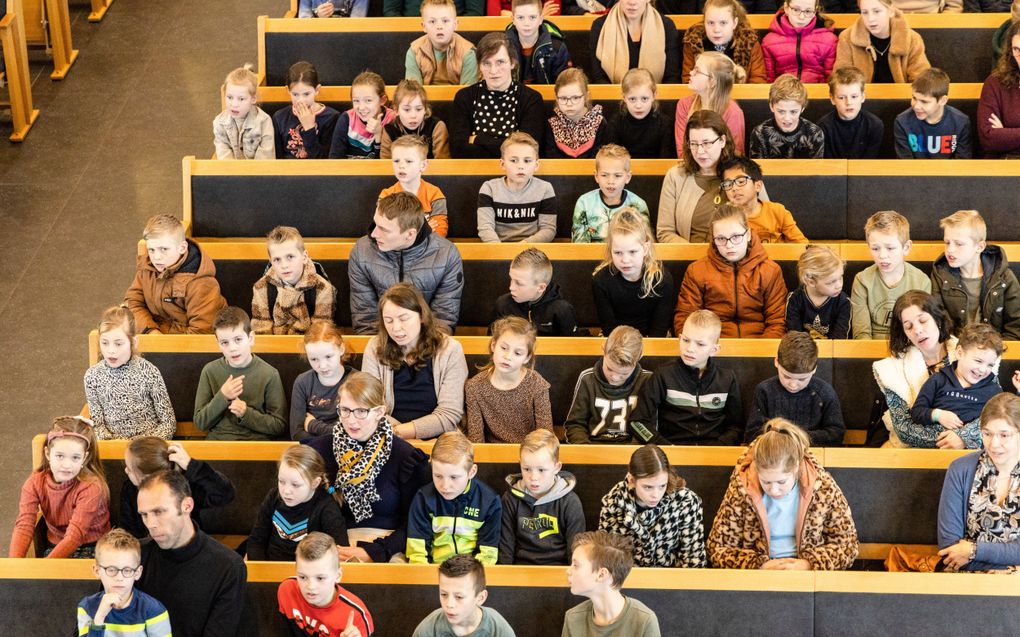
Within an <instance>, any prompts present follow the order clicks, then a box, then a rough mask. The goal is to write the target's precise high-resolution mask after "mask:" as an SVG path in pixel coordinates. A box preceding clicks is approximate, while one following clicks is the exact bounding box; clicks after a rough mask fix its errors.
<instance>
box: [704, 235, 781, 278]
mask: <svg viewBox="0 0 1020 637" xmlns="http://www.w3.org/2000/svg"><path fill="white" fill-rule="evenodd" d="M747 234H748V238H747V254H745V255H744V258H743V259H741V260H740V261H738V262H736V263H731V262H729V261H727V260H726V258H725V257H724V256H723V255H722V254H720V253H719V249H718V248H717V247H716V246H715V243H714V242H713V243H710V244H709V248H708V260H709V262H710V263H711V264H712V266H713V267H715V269H717V270H719V271H720V272H731V271H732V270H733V268H734V266H736V268H737V269H738V270H750V269H753V268H755V267H757V266H759V265H761V264H762V263H764V262H765V260H766V259H768V258H769V255H768V253H767V252H765V248H764V247H762V244H761V241H759V240H758V235H757V233H755V232H754V231H753V230H751V229H750V226H748V233H747Z"/></svg>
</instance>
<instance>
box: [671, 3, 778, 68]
mask: <svg viewBox="0 0 1020 637" xmlns="http://www.w3.org/2000/svg"><path fill="white" fill-rule="evenodd" d="M683 46H684V64H683V81H684V82H687V81H690V79H691V71H693V70H694V64H695V62H696V61H697V59H698V56H699V55H701V54H702V53H704V52H705V51H718V52H719V53H722V54H724V55H726V57H728V58H730V59H731V60H733V61H734V62H735V63H736V64H737V66H741V67H743V68H744V70H745V71H747V81H748V82H750V83H751V84H764V83H765V58H764V56H763V55H762V51H761V44H760V43H759V42H758V35H757V34H756V33H755V32H754V29H752V28H751V25H750V24H749V23H748V21H747V11H746V10H745V9H744V5H743V4H741V3H740V2H739V1H738V0H705V9H704V20H702V21H701V22H699V23H697V24H695V25H693V26H691V28H690V29H687V33H686V34H684V45H683Z"/></svg>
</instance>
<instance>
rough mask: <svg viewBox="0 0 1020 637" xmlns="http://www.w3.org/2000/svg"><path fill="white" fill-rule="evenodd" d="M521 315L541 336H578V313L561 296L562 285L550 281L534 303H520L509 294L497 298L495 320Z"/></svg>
mask: <svg viewBox="0 0 1020 637" xmlns="http://www.w3.org/2000/svg"><path fill="white" fill-rule="evenodd" d="M504 316H519V317H521V318H522V319H524V320H526V321H529V322H530V323H532V324H533V325H534V326H535V329H536V330H538V335H539V336H578V335H579V334H578V326H577V313H576V312H575V311H574V306H573V305H571V304H570V301H567V300H566V299H564V298H561V297H560V286H559V285H558V284H556V283H550V284H549V287H547V288H546V289H545V292H544V293H543V294H542V296H541V298H539V299H538V300H537V301H534V302H533V303H518V302H517V301H515V300H514V298H513V297H512V296H510V295H509V294H504V295H503V296H501V297H499V298H498V299H496V312H495V316H494V317H493V320H494V321H495V320H496V319H501V318H503V317H504Z"/></svg>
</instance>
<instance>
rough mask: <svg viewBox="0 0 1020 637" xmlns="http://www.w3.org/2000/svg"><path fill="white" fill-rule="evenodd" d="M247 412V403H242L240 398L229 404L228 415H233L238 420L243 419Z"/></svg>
mask: <svg viewBox="0 0 1020 637" xmlns="http://www.w3.org/2000/svg"><path fill="white" fill-rule="evenodd" d="M246 411H248V403H246V402H244V401H243V400H241V399H240V398H235V399H234V400H233V401H231V403H230V413H232V414H234V415H235V416H237V417H238V418H244V413H245V412H246Z"/></svg>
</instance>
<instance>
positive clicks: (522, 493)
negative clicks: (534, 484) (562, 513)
mask: <svg viewBox="0 0 1020 637" xmlns="http://www.w3.org/2000/svg"><path fill="white" fill-rule="evenodd" d="M506 483H507V485H508V486H509V487H510V491H509V493H510V494H511V495H512V496H514V497H515V498H519V499H521V500H522V501H524V502H525V503H527V504H529V505H531V506H537V505H539V504H548V503H550V502H555V501H556V500H559V499H560V498H562V497H563V496H565V495H567V494H568V493H570V492H571V491H573V490H574V487H575V486H577V478H575V477H574V474H572V473H570V472H569V471H560V472H559V474H557V476H556V481H555V482H553V486H552V488H551V489H549V492H548V493H546V494H545V495H543V496H542V497H541V498H538V499H535V498H534V497H532V495H531V494H530V493H528V490H527V489H526V488H525V487H524V477H523V475H522V474H520V473H511V474H510V475H508V476H507V477H506Z"/></svg>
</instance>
